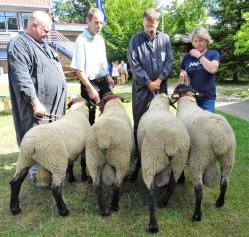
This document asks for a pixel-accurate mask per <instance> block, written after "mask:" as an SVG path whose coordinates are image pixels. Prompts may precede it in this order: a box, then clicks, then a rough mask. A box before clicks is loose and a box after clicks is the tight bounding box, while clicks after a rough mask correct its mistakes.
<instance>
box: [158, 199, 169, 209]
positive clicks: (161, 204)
mask: <svg viewBox="0 0 249 237" xmlns="http://www.w3.org/2000/svg"><path fill="white" fill-rule="evenodd" d="M167 206H168V201H165V200H162V201H161V202H160V203H159V207H161V208H166V207H167Z"/></svg>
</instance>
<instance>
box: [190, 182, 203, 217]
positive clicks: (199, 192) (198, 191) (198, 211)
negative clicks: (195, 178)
mask: <svg viewBox="0 0 249 237" xmlns="http://www.w3.org/2000/svg"><path fill="white" fill-rule="evenodd" d="M201 201H202V184H200V183H199V184H197V185H196V186H195V212H194V214H193V217H192V220H193V221H200V220H201V215H202V213H201Z"/></svg>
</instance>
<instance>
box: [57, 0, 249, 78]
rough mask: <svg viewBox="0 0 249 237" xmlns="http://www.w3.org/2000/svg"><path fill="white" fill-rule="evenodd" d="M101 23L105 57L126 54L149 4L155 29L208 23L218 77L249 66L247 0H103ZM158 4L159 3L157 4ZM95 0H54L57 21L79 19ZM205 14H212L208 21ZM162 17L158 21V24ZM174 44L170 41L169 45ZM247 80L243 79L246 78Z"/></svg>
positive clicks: (239, 73) (185, 29)
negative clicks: (103, 22) (157, 16)
mask: <svg viewBox="0 0 249 237" xmlns="http://www.w3.org/2000/svg"><path fill="white" fill-rule="evenodd" d="M103 2H104V7H105V11H106V16H107V24H106V25H105V26H104V28H103V31H102V34H103V36H104V38H105V42H106V45H107V54H108V59H109V60H110V61H113V60H120V59H124V60H125V59H126V55H127V48H128V44H129V40H130V38H131V36H132V35H133V34H135V33H137V32H139V31H141V30H143V25H142V15H143V12H144V10H145V9H146V8H150V7H155V8H156V9H157V10H158V11H159V12H160V13H161V17H162V19H160V25H159V27H158V30H159V31H160V30H162V29H163V31H164V32H165V33H168V34H169V35H170V36H171V37H173V36H174V35H175V34H178V33H180V34H185V35H187V34H189V33H190V32H191V31H192V30H193V29H194V28H195V27H197V26H199V25H203V26H205V27H207V28H208V30H209V32H210V33H211V36H212V38H213V39H214V43H213V44H212V45H210V47H211V48H214V49H217V50H218V51H219V52H220V53H221V63H220V68H219V73H218V74H217V76H218V79H219V80H227V79H230V80H233V81H238V79H239V78H242V77H245V75H247V71H248V67H249V59H248V52H249V40H248V39H249V13H248V12H249V1H248V0H185V1H183V3H181V4H179V1H177V0H172V1H171V3H170V4H168V5H159V3H162V1H159V0H129V1H127V0H105V1H103ZM159 6H160V7H159ZM90 7H95V0H64V1H59V0H54V15H55V16H58V17H59V20H60V21H62V22H74V23H82V22H84V21H85V19H86V15H87V12H88V10H89V9H90ZM208 16H209V17H212V19H214V24H213V25H208V21H207V19H208ZM162 23H163V25H162ZM173 48H174V47H173ZM174 52H175V53H174V65H175V73H173V75H176V73H178V72H179V63H180V57H181V55H180V54H179V49H176V48H174ZM247 80H249V79H248V78H247Z"/></svg>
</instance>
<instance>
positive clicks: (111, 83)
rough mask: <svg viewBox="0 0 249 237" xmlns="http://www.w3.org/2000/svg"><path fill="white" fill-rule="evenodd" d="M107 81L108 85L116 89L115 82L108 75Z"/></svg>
mask: <svg viewBox="0 0 249 237" xmlns="http://www.w3.org/2000/svg"><path fill="white" fill-rule="evenodd" d="M106 80H107V82H108V84H109V85H110V86H111V87H112V88H113V87H114V80H113V79H112V77H111V76H110V75H107V76H106Z"/></svg>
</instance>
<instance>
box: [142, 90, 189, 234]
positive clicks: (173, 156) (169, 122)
mask: <svg viewBox="0 0 249 237" xmlns="http://www.w3.org/2000/svg"><path fill="white" fill-rule="evenodd" d="M138 148H139V151H140V153H141V165H142V174H143V179H144V182H145V184H146V186H147V188H148V191H149V205H150V222H149V231H150V232H158V224H157V220H156V214H155V186H159V187H163V188H164V189H165V190H164V191H165V193H164V196H163V199H162V206H166V205H167V203H168V201H169V199H170V196H171V195H172V193H173V192H174V190H175V185H176V181H177V180H178V178H179V176H180V174H181V173H182V171H183V169H184V166H185V163H186V160H187V157H188V149H189V136H188V133H187V130H186V128H185V127H184V125H183V123H182V122H181V121H180V120H179V119H177V118H176V117H175V116H174V115H173V114H172V113H170V112H169V98H168V96H167V95H166V94H158V95H156V96H155V97H154V98H153V100H152V101H151V104H150V106H149V109H148V111H147V112H146V113H145V114H144V115H143V116H142V118H141V120H140V122H139V125H138Z"/></svg>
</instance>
